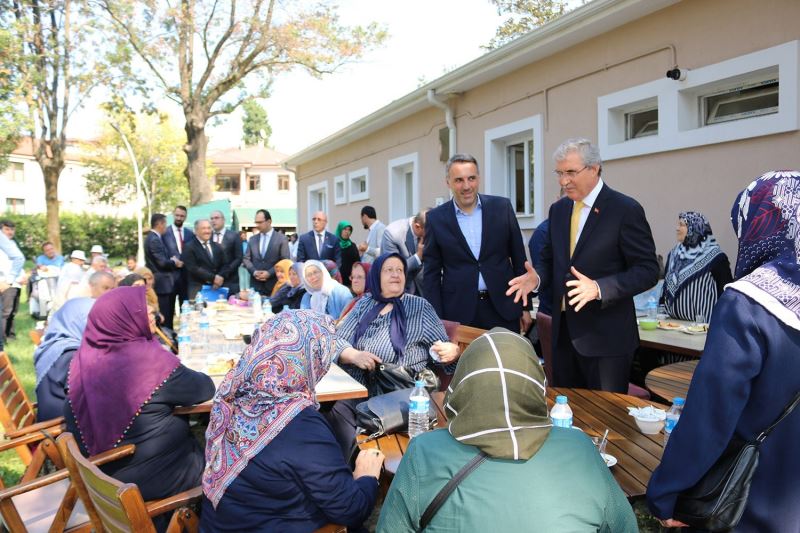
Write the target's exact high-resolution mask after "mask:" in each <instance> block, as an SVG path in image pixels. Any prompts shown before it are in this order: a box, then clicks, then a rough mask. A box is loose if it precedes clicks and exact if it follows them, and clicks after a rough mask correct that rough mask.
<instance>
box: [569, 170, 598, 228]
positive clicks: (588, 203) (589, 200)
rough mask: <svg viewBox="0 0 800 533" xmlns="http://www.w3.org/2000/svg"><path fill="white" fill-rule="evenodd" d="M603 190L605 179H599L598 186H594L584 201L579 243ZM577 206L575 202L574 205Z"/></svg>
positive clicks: (579, 226) (579, 223) (579, 224)
mask: <svg viewBox="0 0 800 533" xmlns="http://www.w3.org/2000/svg"><path fill="white" fill-rule="evenodd" d="M602 188H603V178H599V179H598V180H597V185H595V186H594V189H592V192H590V193H589V194H587V195H586V198H584V199H583V209H581V218H580V220H579V222H578V234H577V236H576V237H575V242H576V243H577V242H578V241H579V240H580V239H581V233H582V232H583V226H585V225H586V220H587V219H588V218H589V213H591V212H592V207H593V206H594V203H595V202H596V201H597V195H598V194H600V189H602ZM572 204H573V205H575V202H573V203H572Z"/></svg>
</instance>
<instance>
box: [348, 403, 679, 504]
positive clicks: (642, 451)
mask: <svg viewBox="0 0 800 533" xmlns="http://www.w3.org/2000/svg"><path fill="white" fill-rule="evenodd" d="M559 394H563V395H565V396H567V398H569V404H570V406H571V407H572V412H573V425H574V426H576V427H579V428H581V429H582V430H583V431H584V432H585V433H586V434H587V435H589V436H593V437H594V436H602V434H603V432H604V431H605V430H606V428H608V429H610V430H611V431H610V432H609V434H608V444H607V447H606V452H607V453H610V454H611V455H613V456H614V457H616V458H617V460H618V463H617V465H616V466H614V467H612V468H611V473H612V474H613V475H614V478H615V479H616V480H617V483H619V485H620V487H621V488H622V491H623V492H624V493H625V495H626V496H627V497H628V498H635V497H639V496H643V495H644V494H645V491H646V490H647V483H648V481H650V476H651V475H652V473H653V470H655V468H656V467H657V466H658V464H659V463H660V462H661V454H662V452H663V450H664V441H663V435H661V434H659V435H644V434H643V433H641V432H640V431H639V428H638V427H637V426H636V422H635V421H634V419H633V417H631V416H630V415H628V410H627V409H626V407H627V406H629V405H631V406H644V405H648V404H649V403H652V402H645V401H643V400H640V399H639V398H635V397H633V396H628V395H626V394H618V393H611V392H603V391H591V390H586V389H562V388H548V389H547V403H548V407H549V406H552V405H553V402H554V401H555V397H556V396H557V395H559ZM443 398H444V394H443V393H434V394H433V400H434V404H435V405H436V407H437V411H438V413H439V416H438V421H439V427H444V426H445V425H446V417H445V414H444V412H443V410H442V406H441V403H442V401H443ZM655 405H656V406H657V407H661V408H666V407H665V406H662V405H658V404H655ZM360 446H361V448H362V449H366V448H378V449H380V450H381V451H382V452H383V453H384V455H385V456H386V463H385V467H386V472H387V473H388V474H389V476H388V477H387V478H385V479H383V482H384V484H385V485H384V486H386V484H387V483H388V482H390V481H391V479H390V477H393V476H394V473H395V472H396V471H397V467H398V466H399V464H400V460H401V459H402V458H403V454H404V453H405V451H406V448H407V447H408V435H406V434H405V433H396V434H393V435H387V436H384V437H381V438H379V439H376V440H373V441H366V442H362V443H361V444H360Z"/></svg>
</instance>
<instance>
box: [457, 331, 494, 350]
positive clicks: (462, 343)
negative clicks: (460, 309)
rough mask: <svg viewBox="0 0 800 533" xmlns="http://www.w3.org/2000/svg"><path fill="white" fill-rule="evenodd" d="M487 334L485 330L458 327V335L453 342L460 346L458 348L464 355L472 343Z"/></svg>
mask: <svg viewBox="0 0 800 533" xmlns="http://www.w3.org/2000/svg"><path fill="white" fill-rule="evenodd" d="M484 333H486V330H485V329H480V328H473V327H472V326H463V325H462V326H458V327H457V328H456V333H455V335H454V336H453V342H454V343H456V344H458V347H459V348H460V349H461V352H462V353H463V352H464V350H466V349H467V346H469V345H470V343H471V342H472V341H474V340H475V339H477V338H478V337H480V336H481V335H483V334H484Z"/></svg>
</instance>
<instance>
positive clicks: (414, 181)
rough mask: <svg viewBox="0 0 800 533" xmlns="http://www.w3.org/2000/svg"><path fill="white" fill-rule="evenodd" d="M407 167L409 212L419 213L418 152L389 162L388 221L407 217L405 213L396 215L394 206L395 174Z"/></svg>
mask: <svg viewBox="0 0 800 533" xmlns="http://www.w3.org/2000/svg"><path fill="white" fill-rule="evenodd" d="M408 165H411V196H412V197H411V212H412V213H418V212H419V152H414V153H411V154H406V155H402V156H400V157H395V158H394V159H390V160H389V163H388V171H389V173H388V176H389V220H398V219H400V218H403V217H406V216H408V215H406V214H405V213H398V212H397V208H396V206H395V205H394V200H395V198H394V188H395V177H396V176H395V172H396V170H397V169H402V168H404V167H406V166H408ZM404 178H405V176H404Z"/></svg>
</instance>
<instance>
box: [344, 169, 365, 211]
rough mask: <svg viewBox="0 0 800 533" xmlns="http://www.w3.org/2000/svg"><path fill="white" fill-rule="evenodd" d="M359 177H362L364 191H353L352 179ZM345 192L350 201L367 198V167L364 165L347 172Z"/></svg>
mask: <svg viewBox="0 0 800 533" xmlns="http://www.w3.org/2000/svg"><path fill="white" fill-rule="evenodd" d="M360 178H364V184H365V187H364V192H361V191H353V181H354V180H357V179H360ZM347 194H348V195H349V196H350V202H351V203H352V202H360V201H362V200H369V168H367V167H364V168H360V169H358V170H353V171H352V172H348V173H347Z"/></svg>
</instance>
